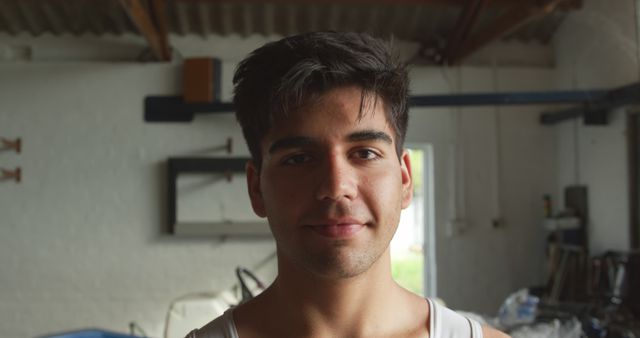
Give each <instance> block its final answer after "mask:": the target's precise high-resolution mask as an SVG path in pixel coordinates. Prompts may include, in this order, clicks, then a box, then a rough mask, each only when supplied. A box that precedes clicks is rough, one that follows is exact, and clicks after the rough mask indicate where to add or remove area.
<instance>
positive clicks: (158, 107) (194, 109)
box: [144, 96, 233, 122]
mask: <svg viewBox="0 0 640 338" xmlns="http://www.w3.org/2000/svg"><path fill="white" fill-rule="evenodd" d="M229 112H233V103H231V102H212V103H186V102H184V100H183V99H182V96H147V97H146V98H145V99H144V120H145V121H147V122H191V121H193V117H194V116H195V114H196V113H229Z"/></svg>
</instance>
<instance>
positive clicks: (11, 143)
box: [0, 137, 22, 154]
mask: <svg viewBox="0 0 640 338" xmlns="http://www.w3.org/2000/svg"><path fill="white" fill-rule="evenodd" d="M0 144H2V147H0V150H15V152H16V153H18V154H19V153H20V152H21V151H22V139H21V138H17V139H15V140H9V139H6V138H4V137H0Z"/></svg>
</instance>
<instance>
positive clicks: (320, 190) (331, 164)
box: [316, 156, 358, 201]
mask: <svg viewBox="0 0 640 338" xmlns="http://www.w3.org/2000/svg"><path fill="white" fill-rule="evenodd" d="M357 181H358V180H357V173H356V168H354V167H353V166H352V165H351V163H349V160H348V159H345V158H340V157H339V156H332V157H330V158H327V159H326V160H325V161H324V163H323V165H322V166H321V168H320V170H319V172H318V187H317V190H316V197H317V198H318V199H319V200H334V201H339V200H340V199H343V198H346V199H348V200H353V199H354V198H356V197H357V196H358V184H357Z"/></svg>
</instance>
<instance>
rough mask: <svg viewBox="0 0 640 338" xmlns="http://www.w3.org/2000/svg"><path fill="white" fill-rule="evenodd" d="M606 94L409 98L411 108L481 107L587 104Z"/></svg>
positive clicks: (480, 94) (547, 93) (469, 95)
mask: <svg viewBox="0 0 640 338" xmlns="http://www.w3.org/2000/svg"><path fill="white" fill-rule="evenodd" d="M606 94H607V91H605V90H577V91H555V92H512V93H479V94H446V95H420V96H411V97H410V98H409V105H410V106H412V107H451V106H482V105H523V104H549V103H576V102H589V101H593V100H597V99H600V98H602V97H604V96H605V95H606Z"/></svg>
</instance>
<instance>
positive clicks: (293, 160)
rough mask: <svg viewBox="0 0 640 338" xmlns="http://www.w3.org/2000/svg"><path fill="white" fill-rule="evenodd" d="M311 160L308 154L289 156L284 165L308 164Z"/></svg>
mask: <svg viewBox="0 0 640 338" xmlns="http://www.w3.org/2000/svg"><path fill="white" fill-rule="evenodd" d="M310 160H311V156H309V155H307V154H296V155H292V156H289V157H287V158H285V160H284V161H283V163H284V164H292V165H296V164H303V163H307V162H309V161H310Z"/></svg>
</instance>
